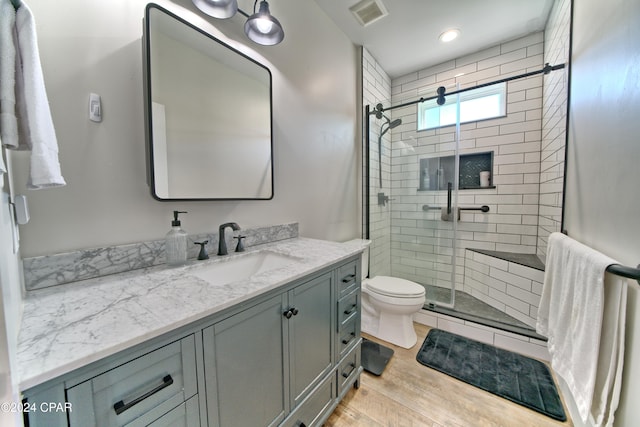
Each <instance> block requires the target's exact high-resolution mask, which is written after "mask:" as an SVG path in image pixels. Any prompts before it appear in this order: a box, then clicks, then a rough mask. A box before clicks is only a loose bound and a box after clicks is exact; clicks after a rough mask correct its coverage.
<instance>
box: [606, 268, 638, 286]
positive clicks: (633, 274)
mask: <svg viewBox="0 0 640 427" xmlns="http://www.w3.org/2000/svg"><path fill="white" fill-rule="evenodd" d="M607 271H608V272H609V273H612V274H615V275H618V276H622V277H626V278H627V279H636V282H638V284H639V285H640V264H638V268H633V267H627V266H624V265H620V264H611V265H610V266H609V267H607Z"/></svg>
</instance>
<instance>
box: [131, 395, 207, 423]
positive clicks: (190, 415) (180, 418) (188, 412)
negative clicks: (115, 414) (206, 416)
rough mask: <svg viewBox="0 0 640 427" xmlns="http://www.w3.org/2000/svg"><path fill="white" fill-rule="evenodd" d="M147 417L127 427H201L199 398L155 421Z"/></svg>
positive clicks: (136, 420)
mask: <svg viewBox="0 0 640 427" xmlns="http://www.w3.org/2000/svg"><path fill="white" fill-rule="evenodd" d="M147 418H149V417H147V416H142V417H140V418H136V419H135V420H134V421H132V422H131V423H129V424H127V425H126V426H125V427H200V413H199V405H198V396H197V395H195V396H193V397H191V398H190V399H189V400H187V401H186V402H184V403H181V404H180V405H179V406H178V407H177V408H173V409H172V410H171V411H169V412H167V413H166V414H164V415H163V416H161V417H160V418H158V419H156V420H154V421H151V422H149V421H147Z"/></svg>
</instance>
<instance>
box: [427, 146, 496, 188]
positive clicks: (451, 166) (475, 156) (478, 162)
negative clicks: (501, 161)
mask: <svg viewBox="0 0 640 427" xmlns="http://www.w3.org/2000/svg"><path fill="white" fill-rule="evenodd" d="M418 171H419V172H418V173H419V177H418V179H419V181H418V182H419V185H418V191H438V190H446V189H447V184H448V183H449V182H455V181H454V177H455V156H444V157H430V158H423V159H420V165H419V169H418ZM484 171H488V172H489V181H488V185H481V182H480V172H484ZM458 188H459V189H460V190H472V189H485V188H495V186H494V185H493V151H486V152H482V153H470V154H460V168H459V174H458Z"/></svg>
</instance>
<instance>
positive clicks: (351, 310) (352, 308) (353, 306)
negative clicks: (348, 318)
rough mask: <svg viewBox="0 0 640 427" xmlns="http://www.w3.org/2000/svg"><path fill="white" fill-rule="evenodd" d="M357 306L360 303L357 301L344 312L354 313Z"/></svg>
mask: <svg viewBox="0 0 640 427" xmlns="http://www.w3.org/2000/svg"><path fill="white" fill-rule="evenodd" d="M357 307H358V304H357V303H356V304H353V305H352V306H351V308H349V309H348V310H345V311H344V314H346V315H349V314H351V313H353V312H354V311H356V308H357Z"/></svg>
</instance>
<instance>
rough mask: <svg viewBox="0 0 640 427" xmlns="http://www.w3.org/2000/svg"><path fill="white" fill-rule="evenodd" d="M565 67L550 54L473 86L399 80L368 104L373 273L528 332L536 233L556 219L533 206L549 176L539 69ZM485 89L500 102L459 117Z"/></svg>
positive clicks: (537, 255) (537, 267)
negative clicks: (386, 95) (388, 93)
mask: <svg viewBox="0 0 640 427" xmlns="http://www.w3.org/2000/svg"><path fill="white" fill-rule="evenodd" d="M531 50H533V49H531ZM564 67H565V65H564V64H563V63H559V64H556V65H549V64H546V65H544V66H541V67H539V68H538V69H535V70H534V71H529V70H527V72H525V73H521V74H517V75H516V74H514V73H509V74H508V75H507V76H504V77H502V78H498V79H495V80H489V81H487V80H488V79H487V80H485V81H484V82H482V83H480V84H475V85H469V84H467V85H464V86H463V85H461V84H460V83H454V84H451V83H450V81H449V82H446V81H445V82H443V84H441V85H438V86H434V85H433V83H432V82H431V85H430V86H429V87H426V88H420V89H418V90H416V89H415V88H416V87H417V86H419V84H420V80H419V79H418V78H416V81H411V82H408V83H407V82H406V81H405V82H401V83H399V84H398V86H397V87H396V88H394V90H393V93H395V94H396V95H394V97H393V98H391V99H386V100H378V101H380V102H375V103H369V104H366V108H365V122H364V123H365V152H366V158H365V168H364V173H365V179H364V181H365V184H366V185H365V201H366V204H365V206H364V212H365V222H366V224H365V232H364V234H365V236H366V237H367V238H368V239H370V240H371V241H372V246H371V250H370V257H371V259H370V276H371V277H372V276H375V275H388V276H394V277H400V278H404V279H407V280H412V281H414V282H416V283H419V284H421V285H423V286H424V287H425V290H426V299H427V304H426V305H425V309H427V310H432V311H436V312H441V313H446V314H449V315H452V316H456V317H462V318H465V319H470V320H473V321H477V322H479V323H484V324H488V325H491V326H496V327H500V328H503V329H507V330H512V331H515V332H521V333H524V334H528V335H535V334H534V332H533V331H534V329H535V317H536V311H537V306H538V301H539V295H540V292H541V288H542V275H543V272H542V270H543V268H544V264H543V262H542V260H541V258H544V250H545V245H544V244H540V243H541V241H542V243H544V235H545V232H547V234H548V230H547V229H545V230H543V231H544V232H539V231H540V229H541V228H545V227H546V228H548V229H552V228H554V227H557V224H559V223H560V221H559V220H558V221H557V224H555V223H554V224H549V223H548V222H546V217H545V215H546V214H545V210H544V208H541V206H542V204H541V202H544V203H546V200H542V199H543V198H546V197H547V196H546V193H545V192H546V191H547V190H546V189H543V188H542V184H541V182H545V180H547V175H545V174H548V171H546V170H545V167H546V166H547V165H546V164H545V161H547V160H545V157H544V156H547V154H546V153H545V152H544V148H545V147H544V146H543V145H544V144H543V142H541V141H540V140H541V139H543V138H544V136H543V135H542V133H543V128H544V126H545V123H544V122H543V120H542V116H543V114H544V111H545V108H548V107H546V106H545V102H544V100H543V98H542V86H543V84H544V82H543V76H546V75H548V74H550V73H551V72H553V71H557V70H562V69H564ZM530 69H531V68H530ZM417 74H418V73H416V75H417ZM425 74H426V73H425ZM558 75H564V76H566V73H563V72H562V71H560V72H559V73H558ZM561 79H562V77H561ZM405 80H406V79H405ZM424 80H425V81H427V80H428V79H426V78H425V79H424ZM405 86H406V87H407V88H409V87H411V89H405ZM472 91H475V92H474V93H479V94H480V95H477V96H476V95H474V96H471V95H470V94H471V93H472ZM405 92H406V93H405ZM416 94H418V96H417V97H416ZM420 95H422V96H420ZM556 96H557V94H556ZM489 97H496V99H501V100H503V101H504V106H502V109H500V108H498V109H497V110H496V113H495V114H494V115H493V116H491V117H490V118H484V117H482V118H481V119H474V117H475V116H473V114H471V116H468V117H471V118H470V119H469V118H467V119H465V114H467V115H468V114H469V113H468V111H467V112H465V109H466V110H468V108H469V105H470V104H471V103H472V102H475V103H476V107H474V108H476V110H478V109H481V110H487V109H488V108H489V107H487V105H489V104H482V105H480V106H479V107H478V105H477V104H478V103H479V102H480V101H481V100H482V99H484V98H489ZM500 97H502V98H500ZM527 97H529V100H528V99H527ZM507 98H508V101H507ZM479 100H480V101H479ZM492 102H493V101H492ZM499 102H502V101H499ZM465 103H466V104H465ZM425 105H426V107H425ZM562 107H565V108H566V105H565V106H562ZM553 108H558V107H557V106H555V107H553ZM485 112H486V111H485ZM449 116H452V117H453V122H451V121H450V120H451V117H449ZM461 116H462V119H461ZM425 120H426V121H429V120H436V122H437V124H436V125H430V124H426V125H425V123H423V122H424V121H425ZM461 122H462V123H461ZM556 122H558V121H557V120H556ZM559 125H562V126H564V123H560V124H559ZM536 127H537V129H536ZM554 132H558V131H557V130H555V131H554ZM549 133H551V132H549ZM535 138H537V139H538V141H534V139H535ZM562 152H564V151H563V150H562ZM554 155H555V156H556V157H558V156H557V153H556V154H554ZM562 160H564V159H562ZM559 163H561V162H559ZM558 167H560V168H561V167H562V166H561V165H560V166H558V163H556V164H554V165H553V168H554V169H557V168H558ZM481 173H482V174H481ZM481 175H483V176H484V179H483V180H481V178H480V176H481ZM488 176H490V178H487V177H488ZM559 182H562V177H560V179H559ZM554 185H555V187H554V188H557V185H556V184H555V183H554ZM560 193H561V190H560ZM380 194H382V195H383V196H384V197H382V198H381V197H380ZM554 197H556V198H557V197H558V196H557V193H554ZM560 198H561V195H560ZM386 201H388V202H389V203H385V202H386ZM560 209H561V208H560ZM539 240H540V241H539Z"/></svg>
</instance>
